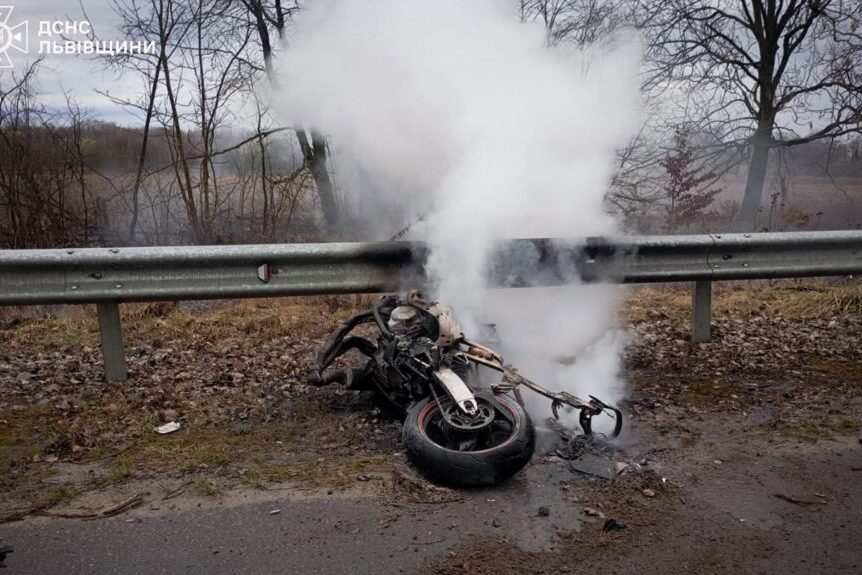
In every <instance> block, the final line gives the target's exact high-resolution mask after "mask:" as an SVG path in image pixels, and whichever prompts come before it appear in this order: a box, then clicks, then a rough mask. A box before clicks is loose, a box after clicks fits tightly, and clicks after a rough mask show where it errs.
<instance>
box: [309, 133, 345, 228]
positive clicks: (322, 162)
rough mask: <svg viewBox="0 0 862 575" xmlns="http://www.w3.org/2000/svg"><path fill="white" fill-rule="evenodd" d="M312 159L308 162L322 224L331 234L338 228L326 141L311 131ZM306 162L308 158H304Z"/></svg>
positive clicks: (336, 205)
mask: <svg viewBox="0 0 862 575" xmlns="http://www.w3.org/2000/svg"><path fill="white" fill-rule="evenodd" d="M311 149H312V154H313V156H312V158H311V161H310V162H309V164H310V167H311V174H312V176H313V177H314V183H315V184H316V185H317V194H318V195H319V196H320V205H321V207H322V208H323V223H324V225H325V226H326V231H327V232H333V231H335V229H336V228H337V227H338V204H337V203H336V201H335V190H334V189H333V186H332V180H331V179H330V178H329V167H328V166H327V162H326V155H327V151H326V139H325V138H324V137H323V135H322V134H321V133H320V132H317V131H316V130H311ZM306 160H308V158H306Z"/></svg>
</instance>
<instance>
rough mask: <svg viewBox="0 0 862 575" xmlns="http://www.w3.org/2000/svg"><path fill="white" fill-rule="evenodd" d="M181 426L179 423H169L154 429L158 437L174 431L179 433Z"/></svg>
mask: <svg viewBox="0 0 862 575" xmlns="http://www.w3.org/2000/svg"><path fill="white" fill-rule="evenodd" d="M180 427H181V425H180V422H179V421H170V422H168V423H166V424H164V425H160V426H158V427H157V428H156V433H158V434H160V435H167V434H168V433H173V432H175V431H179V429H180Z"/></svg>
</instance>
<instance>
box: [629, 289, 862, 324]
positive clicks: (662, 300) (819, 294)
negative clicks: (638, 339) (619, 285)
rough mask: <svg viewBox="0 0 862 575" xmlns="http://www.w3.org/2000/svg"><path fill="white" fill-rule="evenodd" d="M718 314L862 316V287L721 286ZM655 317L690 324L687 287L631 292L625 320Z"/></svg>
mask: <svg viewBox="0 0 862 575" xmlns="http://www.w3.org/2000/svg"><path fill="white" fill-rule="evenodd" d="M712 310H713V314H714V315H715V316H719V315H725V316H731V317H739V318H745V317H749V316H751V315H752V314H758V313H763V314H766V315H776V314H780V315H783V316H785V317H788V318H798V319H812V318H821V319H828V318H830V317H835V316H843V315H850V314H853V315H862V283H858V282H857V283H852V284H844V285H829V284H827V283H825V282H818V281H814V280H808V281H805V282H789V281H782V282H775V283H774V284H771V285H770V284H767V285H764V282H761V283H759V284H755V285H750V283H730V282H723V283H716V284H714V287H713V295H712ZM653 314H663V315H666V316H668V317H670V318H672V319H686V320H687V319H688V317H689V315H690V314H691V292H690V288H689V286H687V285H672V286H664V287H638V288H633V289H631V290H630V291H629V293H628V295H627V298H626V305H625V307H624V310H623V312H622V317H623V319H625V320H627V321H631V322H635V323H638V322H644V321H647V320H648V319H650V318H651V317H652V316H653Z"/></svg>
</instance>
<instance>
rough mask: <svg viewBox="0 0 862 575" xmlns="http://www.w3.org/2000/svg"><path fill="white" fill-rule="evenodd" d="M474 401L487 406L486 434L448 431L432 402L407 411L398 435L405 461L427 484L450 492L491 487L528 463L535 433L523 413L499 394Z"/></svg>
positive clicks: (429, 399) (519, 406)
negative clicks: (492, 412)
mask: <svg viewBox="0 0 862 575" xmlns="http://www.w3.org/2000/svg"><path fill="white" fill-rule="evenodd" d="M476 399H477V401H479V402H486V403H489V404H491V405H492V406H493V407H494V409H495V417H494V420H493V422H492V423H491V424H490V425H489V426H488V428H486V429H483V430H480V431H478V432H475V433H473V434H465V433H461V434H458V433H454V434H453V433H452V431H453V430H451V428H450V429H447V424H446V422H445V420H444V419H443V416H442V412H441V409H440V404H439V403H438V401H437V400H436V399H435V398H433V397H429V398H426V399H424V400H422V401H420V402H419V403H417V404H416V405H414V406H413V407H411V408H410V409H409V411H408V413H407V419H406V420H405V421H404V429H403V432H402V437H403V439H404V445H405V447H406V449H407V455H408V457H409V458H410V461H411V462H412V463H413V465H414V466H416V468H417V469H419V471H420V472H421V473H422V474H423V475H425V476H426V477H427V478H428V479H430V480H431V481H433V482H435V483H439V484H442V485H449V486H452V487H481V486H485V485H494V484H496V483H499V482H501V481H503V480H504V479H507V478H509V477H511V476H512V475H514V474H515V473H517V472H518V471H520V470H521V469H522V468H523V467H524V466H525V465H526V464H527V462H528V461H529V460H530V458H531V457H532V455H533V450H534V449H535V444H536V440H535V432H534V430H533V423H532V421H531V420H530V417H529V416H528V415H527V413H526V412H525V411H524V408H523V407H521V405H520V404H518V402H516V401H515V400H514V399H512V398H511V397H509V396H507V395H502V394H499V395H495V394H490V393H478V394H476ZM443 401H446V400H443ZM453 436H454V437H453Z"/></svg>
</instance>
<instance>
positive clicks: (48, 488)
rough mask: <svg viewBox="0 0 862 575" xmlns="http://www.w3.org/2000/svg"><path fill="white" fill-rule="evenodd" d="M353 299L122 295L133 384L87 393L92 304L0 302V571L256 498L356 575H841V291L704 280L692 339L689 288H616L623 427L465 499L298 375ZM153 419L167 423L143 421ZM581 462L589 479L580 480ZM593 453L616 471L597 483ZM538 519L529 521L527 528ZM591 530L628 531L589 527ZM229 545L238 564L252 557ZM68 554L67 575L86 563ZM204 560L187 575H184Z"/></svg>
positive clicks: (849, 534)
mask: <svg viewBox="0 0 862 575" xmlns="http://www.w3.org/2000/svg"><path fill="white" fill-rule="evenodd" d="M363 303H364V302H363V301H362V298H355V297H349V298H304V299H293V298H289V299H282V300H251V301H243V302H225V303H207V304H190V305H181V306H173V305H164V304H156V305H135V306H127V308H126V309H125V310H124V329H125V337H126V343H127V350H128V352H127V353H128V356H129V367H130V379H129V381H128V382H125V383H115V384H104V383H102V377H101V365H100V354H99V351H98V349H97V342H98V334H97V331H96V322H95V313H94V311H93V310H89V309H84V310H81V309H77V310H53V311H54V313H55V315H53V316H50V317H44V316H41V317H37V316H36V315H35V314H34V313H33V312H32V310H30V311H28V312H27V313H25V314H18V313H17V312H15V311H14V310H5V311H4V312H3V313H4V315H3V317H2V320H3V323H4V325H5V328H4V330H3V331H2V333H0V344H2V348H0V349H2V351H0V477H2V479H0V481H2V484H0V493H2V496H0V517H2V519H3V520H4V521H5V523H4V524H3V525H2V526H0V537H2V538H3V541H2V542H0V543H2V544H12V545H15V547H16V552H15V553H14V554H12V555H10V556H9V559H8V560H7V563H9V564H10V565H11V566H13V567H14V566H15V565H16V561H21V562H22V563H19V564H21V565H29V566H30V569H28V570H27V571H28V572H40V570H42V571H44V572H50V570H51V568H50V567H51V565H52V563H51V562H50V561H49V559H48V558H47V557H43V556H41V555H40V554H38V553H36V550H35V548H34V547H33V545H34V544H35V542H36V541H37V540H38V541H43V540H44V536H45V534H46V533H47V531H46V530H48V531H50V530H55V529H60V530H63V532H64V533H69V534H70V535H68V536H66V538H65V539H64V538H59V539H58V538H53V539H51V540H50V541H51V542H50V543H46V545H49V546H54V547H52V549H54V550H55V551H56V553H54V554H48V555H61V554H62V553H64V552H65V553H69V552H70V548H71V547H72V546H74V544H75V543H74V542H75V541H76V539H75V537H76V535H71V534H74V533H76V532H77V531H78V528H76V527H74V525H77V524H80V525H82V526H85V527H81V528H80V529H81V530H82V532H86V531H87V530H94V531H93V533H96V532H98V533H104V536H105V537H107V538H108V539H109V540H110V538H111V537H118V538H120V539H117V540H116V541H114V542H113V543H112V545H114V544H115V545H116V546H118V547H119V548H120V549H122V548H123V546H124V545H127V543H126V539H124V538H123V535H122V533H117V534H114V535H111V533H114V531H115V530H117V529H116V526H117V525H120V524H121V523H123V522H125V521H127V520H134V521H136V522H138V523H140V524H141V527H140V528H135V529H141V530H144V531H146V529H147V528H146V527H145V526H146V525H161V526H162V527H158V528H155V527H154V529H155V532H154V533H153V535H152V536H153V537H156V533H161V532H160V531H159V530H160V529H166V530H168V531H165V533H168V532H170V529H171V527H170V526H169V525H168V524H166V523H164V522H165V521H168V522H169V523H170V524H174V522H176V525H177V527H176V528H177V529H179V526H180V525H185V526H186V529H191V528H192V525H194V524H195V522H196V521H198V519H195V518H196V517H198V515H196V514H199V513H202V512H205V511H202V510H208V509H209V510H212V511H211V513H213V514H215V515H214V517H216V520H217V518H218V517H220V515H218V514H222V513H223V514H235V515H236V517H237V520H238V521H242V520H248V521H257V519H254V518H256V517H258V516H261V517H266V516H267V514H268V512H269V510H271V509H272V508H274V507H276V506H277V507H278V508H279V509H282V510H283V511H284V516H285V521H287V517H290V518H291V525H294V524H295V525H303V524H309V522H310V524H311V525H320V526H321V527H320V529H323V531H321V532H320V533H321V537H322V536H323V534H324V533H325V532H327V529H324V528H323V525H329V526H330V527H329V528H328V529H329V532H331V531H332V529H341V528H340V527H339V528H336V527H332V526H333V525H336V524H339V525H342V526H343V527H344V529H345V530H344V531H342V532H341V533H342V534H343V535H344V537H346V539H345V540H344V541H342V540H341V539H338V537H336V540H337V541H341V543H338V544H331V545H329V546H328V549H327V551H326V553H324V552H323V551H322V550H321V549H320V548H318V547H316V546H315V545H318V543H314V542H311V541H310V540H309V541H310V542H309V543H308V549H306V550H305V551H302V553H306V554H308V556H307V557H305V556H303V557H305V559H303V560H307V561H308V563H307V564H308V565H310V566H313V568H311V569H309V572H315V571H317V572H327V571H330V570H332V569H333V568H336V566H337V565H338V564H337V563H333V562H332V561H336V559H338V560H341V561H344V560H345V558H344V556H343V555H340V554H339V546H338V545H343V546H344V549H348V548H350V549H353V547H351V546H353V545H359V547H362V548H366V549H377V548H378V547H379V548H380V549H381V553H380V554H379V557H378V556H377V555H378V554H376V553H373V552H372V553H371V554H370V555H369V556H368V558H367V562H366V563H363V564H362V565H363V566H366V567H368V568H367V570H365V571H363V570H362V569H360V570H359V571H358V572H375V571H376V572H391V571H397V569H403V570H404V571H405V572H414V571H416V570H420V569H421V570H425V571H427V572H429V573H506V572H512V573H515V572H517V573H533V572H536V573H539V572H543V573H565V572H577V571H578V570H579V569H581V568H583V569H586V570H589V571H590V572H599V573H610V572H644V573H668V572H679V573H690V572H716V573H719V572H728V573H729V572H731V571H732V572H734V573H740V572H778V571H780V572H787V573H793V572H798V573H808V572H835V573H839V572H851V571H853V570H855V569H856V568H858V565H859V564H860V563H862V557H860V556H859V554H858V552H857V551H854V549H858V548H860V544H862V540H860V538H859V537H860V536H859V535H858V533H857V530H855V529H854V528H853V525H854V524H855V522H858V510H859V509H860V508H862V507H860V506H862V491H860V489H862V488H860V487H859V481H858V475H859V473H860V470H862V446H860V445H859V442H858V440H857V437H858V436H859V432H860V429H862V345H860V343H862V286H860V285H859V284H858V283H847V282H842V283H831V284H827V283H821V282H814V281H806V282H773V283H766V282H764V283H758V284H756V285H754V286H750V285H746V284H740V285H732V284H728V285H720V286H718V287H717V290H716V293H715V296H714V306H713V307H714V317H713V332H714V341H713V342H711V343H708V344H701V345H698V346H696V347H694V348H692V347H691V346H690V344H689V343H688V310H689V306H690V296H689V294H688V292H687V291H685V290H682V289H679V288H627V292H626V301H625V305H624V306H622V311H621V314H620V323H621V324H623V325H627V326H628V327H629V329H630V331H631V333H632V334H633V338H632V342H631V344H630V345H629V347H628V349H627V350H626V357H625V376H626V379H627V381H628V382H629V392H628V401H627V402H626V405H625V408H626V411H627V412H628V413H629V414H630V422H631V428H630V429H629V430H628V431H627V432H626V434H625V436H624V437H623V438H622V439H621V441H619V442H618V443H616V444H614V445H611V446H603V445H576V446H574V447H573V446H568V445H565V444H564V443H563V442H562V440H561V439H560V437H559V436H557V435H556V434H554V433H548V434H545V435H543V440H542V449H541V450H540V452H539V453H537V454H536V456H535V457H534V459H533V462H532V463H531V465H530V466H528V468H527V469H526V470H525V471H524V472H523V473H521V474H519V475H518V476H517V477H516V478H514V479H513V480H512V481H510V482H508V483H507V484H505V485H503V486H499V487H498V488H495V489H489V490H482V491H468V492H456V491H450V490H445V489H440V488H436V487H433V486H431V485H429V484H427V483H426V482H425V481H424V480H422V479H421V478H420V477H418V476H417V475H416V474H415V473H414V472H413V471H412V470H411V469H410V467H409V466H408V465H407V464H406V463H405V461H404V458H403V454H402V453H401V445H400V424H399V423H398V422H396V421H393V420H391V419H389V418H387V417H385V416H384V415H383V414H382V413H380V412H379V410H378V409H377V408H376V407H375V404H374V401H373V399H372V398H371V397H369V396H367V395H365V394H356V393H353V392H344V391H341V390H339V389H336V388H325V389H314V388H309V387H307V386H306V385H305V384H304V382H303V375H304V370H305V367H306V366H307V365H308V364H309V362H310V360H311V358H312V357H313V354H314V353H315V351H316V348H317V347H318V345H319V344H320V342H321V341H322V339H323V338H324V337H325V336H326V335H327V334H328V332H329V331H330V330H331V329H332V328H333V327H334V325H335V324H336V323H337V321H338V320H339V319H340V318H342V317H344V316H346V315H348V314H349V313H351V312H352V311H353V310H354V309H355V308H356V307H357V306H361V305H362V304H363ZM173 419H176V420H179V421H181V422H182V424H183V429H182V430H181V431H179V432H177V433H175V434H172V435H167V436H159V435H157V434H155V433H154V432H153V427H154V426H156V425H159V424H161V423H164V422H166V421H170V420H173ZM584 462H592V463H593V464H596V463H597V464H598V466H599V467H598V468H593V469H592V470H590V469H587V472H584V469H585V467H584V466H585V463H584ZM614 462H620V463H623V464H625V466H626V471H625V472H624V473H623V474H621V475H616V474H615V473H606V472H605V471H602V470H601V466H602V465H604V464H612V463H614ZM596 469H598V471H596ZM605 477H607V478H605ZM127 502H128V505H127V506H125V507H124V506H123V505H122V504H124V503H127ZM314 502H319V503H318V504H315V503H314ZM118 506H119V507H118ZM538 506H548V507H549V508H550V510H551V512H550V513H551V514H550V519H548V518H544V517H537V516H536V509H537V507H538ZM318 508H319V509H323V511H321V512H320V515H319V517H317V518H316V519H315V518H314V517H315V509H318ZM350 509H353V510H354V511H349V510H350ZM358 510H362V511H361V512H360V511H358ZM120 513H122V515H121V516H120V517H116V518H113V519H109V518H99V519H98V520H97V521H94V522H86V523H82V519H85V518H91V517H100V516H102V515H114V514H117V515H119V514H120ZM207 513H210V512H207ZM351 513H359V514H360V516H365V515H367V516H370V517H375V518H376V523H367V522H364V521H362V520H360V519H358V518H353V519H351V517H353V515H351ZM334 514H337V515H338V516H336V515H334ZM605 518H615V519H618V520H619V521H622V522H624V523H625V524H626V525H627V528H626V529H623V530H621V531H614V532H604V531H602V526H603V524H604V521H605ZM14 519H20V521H12V520H14ZM273 521H275V519H273ZM339 521H340V522H341V523H339ZM154 522H155V523H154ZM321 522H322V523H321ZM453 524H455V525H458V526H459V527H458V528H457V529H456V528H451V527H450V525H453ZM281 525H284V524H281ZM389 525H394V526H397V528H394V529H395V531H392V530H390V528H389ZM110 526H113V527H110ZM348 526H349V528H348ZM273 528H274V527H273ZM262 529H263V530H264V532H266V531H267V529H269V528H267V527H262ZM280 529H282V530H284V529H288V530H290V529H297V527H285V526H282V527H280ZM311 529H317V527H311ZM429 529H430V530H432V532H431V533H430V534H429V532H428V530H429ZM300 531H301V530H300ZM52 532H53V531H52ZM408 533H409V534H410V535H409V537H408V535H407V534H408ZM231 534H232V536H233V537H236V536H237V533H236V532H235V531H232V530H231V529H230V528H227V527H226V530H225V532H224V534H223V536H222V535H211V537H214V539H213V541H215V543H211V545H229V541H228V539H229V536H230V535H231ZM294 535H295V537H297V538H301V537H305V535H301V534H300V533H295V534H294ZM414 536H415V537H414ZM136 537H143V538H144V539H146V538H147V537H149V535H147V534H146V533H143V532H142V533H138V534H137V535H136ZM158 537H159V538H161V535H158ZM290 537H291V536H289V539H290ZM339 537H341V536H340V535H339ZM390 538H391V539H390ZM387 542H388V543H387ZM198 543H200V542H198ZM198 543H194V542H192V543H189V545H191V548H192V549H194V548H195V547H194V545H196V544H198ZM154 544H155V543H154ZM390 544H391V545H390ZM387 546H388V547H387ZM414 548H415V549H416V551H414ZM303 549H305V548H303ZM384 549H385V550H387V552H386V553H383V552H382V550H384ZM115 551H116V549H115V550H114V551H112V552H111V553H113V555H112V556H114V555H116V552H115ZM318 551H320V554H318V553H317V552H318ZM406 551H409V553H406ZM273 552H274V553H275V554H276V555H277V554H278V553H280V551H279V550H278V549H276V550H274V551H273ZM823 552H827V553H828V557H829V561H828V562H826V561H825V558H826V557H827V555H824V554H823ZM201 553H203V554H204V555H208V554H209V552H205V551H201ZM327 554H328V555H329V556H330V558H329V559H327ZM168 555H169V556H173V555H171V554H168ZM247 555H248V556H249V557H248V558H247V559H245V560H246V561H253V559H252V556H253V555H254V549H250V550H248V552H247ZM70 556H71V557H73V558H74V557H78V556H80V557H79V558H80V561H81V566H82V567H81V569H80V570H81V571H85V570H86V569H85V565H86V564H87V561H88V560H89V558H88V556H87V554H86V553H83V554H77V555H76V553H75V552H71V555H70ZM121 556H125V557H127V559H128V558H129V557H135V558H136V559H135V561H137V563H134V562H131V563H128V562H127V563H122V562H121V563H110V561H109V562H108V563H106V565H112V566H113V567H114V568H113V569H112V570H114V571H115V572H124V571H126V572H136V571H137V572H140V571H141V570H150V569H151V568H153V567H154V565H155V564H150V563H147V561H155V560H156V559H148V558H146V557H143V556H141V557H138V555H136V554H135V551H134V550H133V549H129V550H128V554H127V555H121ZM105 560H106V561H107V559H105ZM218 560H220V559H219V558H218V557H217V556H213V557H210V558H209V559H207V560H202V561H198V562H195V563H194V564H195V565H197V566H198V568H199V570H200V571H201V572H203V571H205V570H207V569H218V568H219V565H222V564H220V563H218ZM291 560H297V559H296V558H293V559H291ZM214 561H215V562H214ZM73 563H74V562H73ZM230 565H232V566H233V567H231V569H236V570H244V569H245V570H254V569H257V570H258V571H267V570H272V567H270V568H269V569H267V568H266V565H268V564H260V565H258V564H255V563H242V561H240V563H230ZM242 566H244V568H243V567H242ZM72 571H73V572H74V571H75V570H74V569H73V570H72ZM193 571H194V569H193ZM12 572H16V571H14V570H13V571H12Z"/></svg>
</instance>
